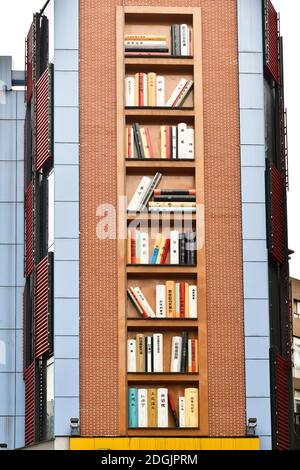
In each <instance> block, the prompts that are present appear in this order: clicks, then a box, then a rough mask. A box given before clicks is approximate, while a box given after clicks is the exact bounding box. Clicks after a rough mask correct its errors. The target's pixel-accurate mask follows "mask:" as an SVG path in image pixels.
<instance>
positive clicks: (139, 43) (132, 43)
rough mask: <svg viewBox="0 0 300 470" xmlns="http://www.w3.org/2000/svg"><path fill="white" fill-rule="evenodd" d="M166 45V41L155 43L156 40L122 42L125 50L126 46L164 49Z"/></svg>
mask: <svg viewBox="0 0 300 470" xmlns="http://www.w3.org/2000/svg"><path fill="white" fill-rule="evenodd" d="M166 45H167V43H166V41H156V40H147V39H145V40H137V39H133V40H125V41H124V46H125V47H126V48H127V46H136V47H140V46H141V49H143V47H144V46H147V47H148V46H149V47H155V48H156V47H166Z"/></svg>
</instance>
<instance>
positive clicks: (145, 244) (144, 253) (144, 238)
mask: <svg viewBox="0 0 300 470" xmlns="http://www.w3.org/2000/svg"><path fill="white" fill-rule="evenodd" d="M140 247H141V251H140V255H141V257H140V260H141V264H149V235H148V233H147V232H140Z"/></svg>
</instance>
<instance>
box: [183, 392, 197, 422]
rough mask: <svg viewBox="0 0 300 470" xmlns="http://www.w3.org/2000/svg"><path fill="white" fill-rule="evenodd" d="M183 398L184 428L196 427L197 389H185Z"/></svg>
mask: <svg viewBox="0 0 300 470" xmlns="http://www.w3.org/2000/svg"><path fill="white" fill-rule="evenodd" d="M184 397H185V427H186V428H197V427H198V413H199V412H198V389H197V388H186V389H185V391H184Z"/></svg>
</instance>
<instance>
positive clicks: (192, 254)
mask: <svg viewBox="0 0 300 470" xmlns="http://www.w3.org/2000/svg"><path fill="white" fill-rule="evenodd" d="M196 252H197V242H196V232H187V233H186V234H185V257H186V260H185V261H186V264H188V265H192V264H196V262H197V260H196Z"/></svg>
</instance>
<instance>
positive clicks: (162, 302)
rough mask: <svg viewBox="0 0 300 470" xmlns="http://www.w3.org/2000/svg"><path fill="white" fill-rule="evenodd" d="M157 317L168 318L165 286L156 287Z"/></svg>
mask: <svg viewBox="0 0 300 470" xmlns="http://www.w3.org/2000/svg"><path fill="white" fill-rule="evenodd" d="M156 317H157V318H166V286H165V285H164V284H157V286H156Z"/></svg>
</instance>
